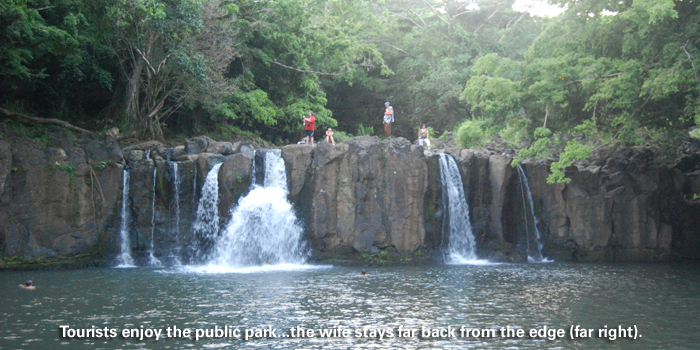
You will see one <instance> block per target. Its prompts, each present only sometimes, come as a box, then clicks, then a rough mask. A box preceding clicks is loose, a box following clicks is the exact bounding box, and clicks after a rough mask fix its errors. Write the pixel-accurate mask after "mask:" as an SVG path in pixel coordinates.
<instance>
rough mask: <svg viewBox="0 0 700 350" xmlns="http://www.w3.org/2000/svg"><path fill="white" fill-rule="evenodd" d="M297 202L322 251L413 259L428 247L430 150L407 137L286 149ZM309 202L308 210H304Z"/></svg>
mask: <svg viewBox="0 0 700 350" xmlns="http://www.w3.org/2000/svg"><path fill="white" fill-rule="evenodd" d="M283 157H284V159H285V162H286V164H287V169H288V174H289V175H290V176H289V182H290V184H291V186H290V197H291V198H292V200H295V201H296V202H297V203H298V206H299V207H304V205H305V204H304V202H305V201H307V203H306V205H307V206H308V207H307V208H308V209H306V210H301V212H302V216H303V218H302V219H303V221H304V222H305V226H306V228H307V232H308V236H309V238H310V241H311V244H312V246H313V247H314V248H316V249H318V250H320V251H334V250H347V249H354V250H356V251H359V252H375V251H377V249H379V248H384V247H388V246H393V247H395V248H396V250H397V251H398V252H400V253H409V252H412V251H414V250H416V249H417V248H418V247H420V246H422V245H423V244H424V242H425V230H424V227H423V221H424V217H423V211H424V206H423V202H424V195H425V191H426V188H427V179H428V170H427V165H426V160H425V156H424V155H423V148H422V147H416V146H412V145H411V144H410V142H409V141H408V140H406V139H403V138H397V139H394V140H390V141H384V142H379V141H378V139H377V138H376V137H358V138H355V139H353V140H350V141H346V142H343V143H340V144H337V145H335V146H333V145H331V144H329V143H326V142H321V143H318V144H317V146H316V148H315V149H314V148H313V147H312V146H306V145H292V146H287V147H285V148H284V149H283ZM299 202H301V203H299Z"/></svg>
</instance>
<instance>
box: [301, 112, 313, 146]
mask: <svg viewBox="0 0 700 350" xmlns="http://www.w3.org/2000/svg"><path fill="white" fill-rule="evenodd" d="M304 125H306V126H305V127H304V141H306V143H307V144H311V145H312V146H313V145H314V130H316V117H315V116H314V112H311V111H309V117H308V118H304Z"/></svg>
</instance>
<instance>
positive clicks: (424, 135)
mask: <svg viewBox="0 0 700 350" xmlns="http://www.w3.org/2000/svg"><path fill="white" fill-rule="evenodd" d="M418 144H419V145H421V146H423V144H426V145H427V146H428V149H430V133H429V132H428V128H426V127H425V124H423V125H421V127H420V130H418Z"/></svg>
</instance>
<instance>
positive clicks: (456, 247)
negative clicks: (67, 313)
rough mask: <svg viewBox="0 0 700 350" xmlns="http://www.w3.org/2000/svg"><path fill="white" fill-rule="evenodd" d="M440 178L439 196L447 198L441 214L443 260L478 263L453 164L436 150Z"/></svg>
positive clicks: (465, 203)
mask: <svg viewBox="0 0 700 350" xmlns="http://www.w3.org/2000/svg"><path fill="white" fill-rule="evenodd" d="M438 156H439V158H438V162H439V164H440V180H441V183H442V191H443V192H442V193H443V198H447V209H446V210H445V209H443V213H445V211H446V213H445V214H443V215H449V221H448V222H447V224H448V225H445V226H448V227H447V228H445V227H443V229H449V243H448V247H447V251H446V252H445V256H444V260H445V262H446V263H448V264H479V263H484V262H485V261H484V260H478V258H477V256H476V241H475V239H474V235H473V233H472V226H471V223H470V222H469V205H468V204H467V199H466V196H465V195H464V185H463V183H462V177H461V175H460V174H459V169H458V168H457V163H456V162H455V160H454V158H452V156H450V155H448V154H444V153H439V154H438Z"/></svg>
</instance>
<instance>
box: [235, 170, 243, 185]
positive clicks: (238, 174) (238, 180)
mask: <svg viewBox="0 0 700 350" xmlns="http://www.w3.org/2000/svg"><path fill="white" fill-rule="evenodd" d="M236 182H238V183H241V182H243V175H241V173H239V172H236Z"/></svg>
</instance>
